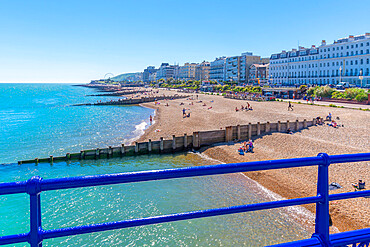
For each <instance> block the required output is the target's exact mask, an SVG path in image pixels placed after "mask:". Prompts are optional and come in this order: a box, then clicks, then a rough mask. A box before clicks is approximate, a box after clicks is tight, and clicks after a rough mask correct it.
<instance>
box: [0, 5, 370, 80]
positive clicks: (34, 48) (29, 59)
mask: <svg viewBox="0 0 370 247" xmlns="http://www.w3.org/2000/svg"><path fill="white" fill-rule="evenodd" d="M369 10H370V1H368V0H357V1H342V0H321V1H316V0H311V1H303V0H302V1H300V0H279V1H277V0H265V1H256V0H254V1H246V0H240V1H236V0H235V1H233V0H229V1H225V0H224V1H218V0H212V1H202V0H186V1H176V0H164V1H162V0H157V1H153V0H150V1H149V0H148V1H139V0H137V1H131V0H125V1H124V0H122V1H116V0H109V1H107V0H105V1H103V0H102V1H96V0H89V1H84V0H73V1H71V0H63V1H51V0H45V1H38V0H32V1H30V0H24V1H20V0H1V1H0V82H89V81H90V80H91V79H98V78H103V77H104V74H105V73H108V72H111V73H113V74H115V75H117V74H121V73H125V72H137V71H143V69H144V68H145V67H146V66H148V65H154V66H156V67H158V66H159V65H160V63H161V62H169V63H174V62H176V63H180V65H181V64H183V63H185V62H201V61H203V60H208V61H212V60H213V59H214V58H215V57H218V56H233V55H239V54H240V53H242V52H245V51H252V52H253V53H254V54H257V55H261V56H263V57H267V56H270V55H271V54H272V53H275V52H280V51H281V50H288V49H291V48H295V47H297V45H298V42H299V44H300V45H302V46H310V45H312V44H316V45H318V44H320V42H321V40H322V39H325V40H327V42H330V43H331V42H333V40H335V39H338V38H341V37H345V36H348V35H349V34H353V35H358V34H363V33H365V32H370V25H369V24H370V15H369Z"/></svg>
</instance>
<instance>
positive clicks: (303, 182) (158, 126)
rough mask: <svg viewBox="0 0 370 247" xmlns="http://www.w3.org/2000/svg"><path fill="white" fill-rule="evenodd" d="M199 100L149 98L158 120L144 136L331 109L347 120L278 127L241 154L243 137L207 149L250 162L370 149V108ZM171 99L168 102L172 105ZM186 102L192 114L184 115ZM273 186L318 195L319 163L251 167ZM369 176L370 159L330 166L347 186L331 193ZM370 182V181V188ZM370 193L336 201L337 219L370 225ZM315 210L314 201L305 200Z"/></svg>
mask: <svg viewBox="0 0 370 247" xmlns="http://www.w3.org/2000/svg"><path fill="white" fill-rule="evenodd" d="M158 94H161V95H162V94H166V95H171V94H173V95H174V94H181V93H179V92H177V91H172V90H171V91H170V90H165V89H160V90H159V92H158ZM188 95H189V97H192V98H193V100H189V99H178V100H165V101H159V103H160V104H156V105H155V104H154V103H145V104H143V106H145V107H150V108H153V109H155V110H156V115H155V118H154V121H155V123H154V124H153V125H151V126H150V127H149V128H148V129H147V130H146V131H145V134H144V135H143V136H141V137H140V138H139V141H146V140H148V139H151V140H159V138H160V137H164V138H165V139H171V138H172V135H177V136H180V135H183V134H184V133H186V134H189V135H191V134H192V133H193V132H195V131H202V130H215V129H225V127H226V126H231V125H237V124H248V123H256V122H267V121H269V122H277V121H286V120H289V121H295V120H297V119H299V120H303V119H307V120H309V119H313V118H316V117H317V116H321V117H325V116H326V115H328V113H329V112H331V113H332V115H333V117H334V118H335V119H337V118H338V119H337V120H336V121H337V122H338V124H340V125H341V126H342V125H343V126H344V127H339V128H336V129H335V128H332V127H329V126H327V125H323V126H314V127H310V128H308V129H304V130H301V131H299V132H296V133H293V134H285V133H272V134H266V135H263V136H260V137H257V138H255V140H254V143H255V149H254V153H248V154H246V155H244V156H241V155H239V154H238V153H237V148H238V147H239V146H240V143H235V144H232V145H230V144H224V145H215V146H211V147H206V148H202V149H201V152H202V153H203V154H206V155H208V156H209V157H211V158H214V159H217V160H220V161H222V162H226V163H229V162H245V161H255V160H270V159H283V158H296V157H305V156H316V155H317V154H318V153H322V152H325V153H328V154H329V155H332V154H347V153H361V152H362V153H364V152H370V143H369V140H370V135H369V130H370V121H369V120H370V112H366V111H361V110H354V109H346V108H332V107H324V106H313V105H306V104H294V110H293V111H288V110H287V107H288V104H287V103H286V102H255V101H249V103H250V104H251V105H252V106H253V109H254V110H253V111H238V112H236V111H235V107H238V108H239V109H240V108H241V105H243V106H245V105H246V101H241V100H233V99H225V98H223V97H222V96H220V95H205V94H198V95H195V94H188ZM167 103H168V106H166V105H167ZM183 108H185V109H186V111H187V112H190V114H191V116H190V117H187V118H183V115H182V109H183ZM246 175H247V176H248V177H250V178H251V179H253V180H255V181H257V182H258V183H259V184H261V185H263V186H264V187H266V188H267V189H269V190H271V191H273V192H275V193H277V194H279V195H281V196H283V197H284V198H289V199H290V198H297V197H304V196H312V195H316V183H317V167H304V168H292V169H279V170H271V171H259V172H250V173H246ZM359 179H363V180H365V181H366V183H367V184H370V163H369V162H358V163H350V164H334V165H331V166H330V168H329V182H330V183H331V182H336V183H338V184H339V185H341V186H342V188H341V189H338V190H333V191H331V193H344V192H350V191H354V189H353V187H352V185H351V184H352V183H356V182H357V181H358V180H359ZM368 187H369V185H367V188H368ZM369 203H370V198H357V199H350V200H341V201H335V202H331V203H330V212H331V216H332V219H333V222H334V225H335V226H336V227H337V228H338V229H339V230H340V231H348V230H355V229H362V228H368V227H370V207H369ZM305 207H306V208H307V209H309V210H310V211H311V212H314V211H315V206H314V205H305Z"/></svg>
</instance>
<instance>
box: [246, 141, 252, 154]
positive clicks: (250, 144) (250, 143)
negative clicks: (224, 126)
mask: <svg viewBox="0 0 370 247" xmlns="http://www.w3.org/2000/svg"><path fill="white" fill-rule="evenodd" d="M247 146H248V150H247V152H253V142H252V140H251V139H249V141H248V144H247Z"/></svg>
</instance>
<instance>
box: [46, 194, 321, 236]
mask: <svg viewBox="0 0 370 247" xmlns="http://www.w3.org/2000/svg"><path fill="white" fill-rule="evenodd" d="M320 201H321V197H318V196H314V197H306V198H298V199H290V200H281V201H273V202H264V203H257V204H248V205H240V206H233V207H225V208H216V209H207V210H199V211H192V212H185V213H178V214H169V215H160V216H154V217H148V218H141V219H132V220H125V221H118V222H108V223H101V224H94V225H86V226H76V227H68V228H61V229H54V230H45V231H43V233H42V238H43V239H48V238H57V237H65V236H71V235H79V234H85V233H92V232H100V231H108V230H115V229H122V228H129V227H137V226H145V225H152V224H159V223H166V222H173V221H180V220H189V219H197V218H205V217H212V216H220V215H227V214H237V213H245V212H250V211H259V210H265V209H273V208H280V207H289V206H296V205H302V204H310V203H317V202H320Z"/></svg>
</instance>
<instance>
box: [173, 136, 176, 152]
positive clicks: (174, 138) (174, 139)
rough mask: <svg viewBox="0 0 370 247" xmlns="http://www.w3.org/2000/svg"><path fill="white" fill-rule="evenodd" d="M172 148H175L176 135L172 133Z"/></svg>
mask: <svg viewBox="0 0 370 247" xmlns="http://www.w3.org/2000/svg"><path fill="white" fill-rule="evenodd" d="M172 150H176V136H175V135H172Z"/></svg>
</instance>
